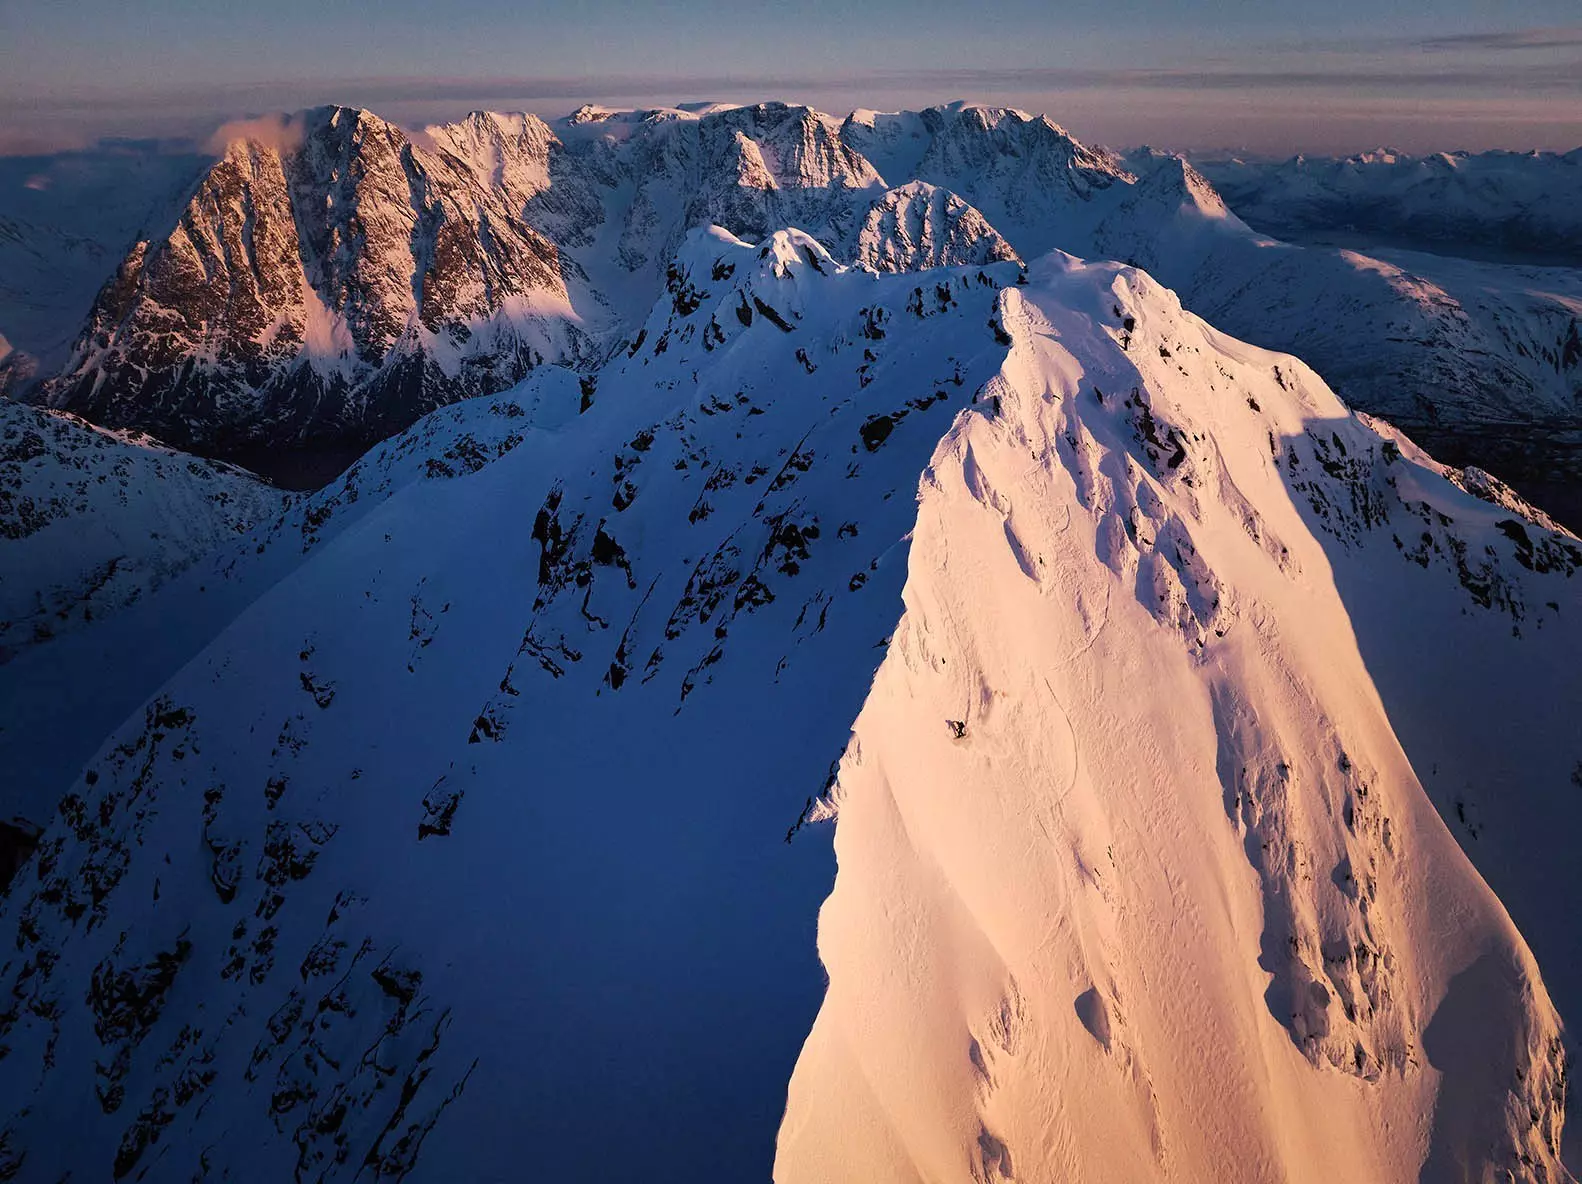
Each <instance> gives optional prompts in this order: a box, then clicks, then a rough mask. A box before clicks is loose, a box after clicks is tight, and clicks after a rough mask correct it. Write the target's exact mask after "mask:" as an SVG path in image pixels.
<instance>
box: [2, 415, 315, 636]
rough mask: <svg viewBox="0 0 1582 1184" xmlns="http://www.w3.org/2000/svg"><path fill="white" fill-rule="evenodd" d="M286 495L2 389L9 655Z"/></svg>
mask: <svg viewBox="0 0 1582 1184" xmlns="http://www.w3.org/2000/svg"><path fill="white" fill-rule="evenodd" d="M283 500H284V498H283V495H282V494H280V493H279V492H278V491H276V490H273V489H271V488H269V487H268V486H267V485H265V484H263V483H262V482H260V481H259V480H257V479H256V478H255V477H253V476H252V475H251V474H250V473H245V472H242V471H241V470H239V469H234V468H231V467H230V466H228V465H223V464H218V463H216V462H214V461H207V460H198V459H196V458H195V457H190V456H184V455H182V454H181V453H178V452H175V451H172V450H171V449H168V448H165V447H164V446H162V445H161V444H160V443H159V442H158V441H156V440H152V439H149V438H148V437H146V436H142V435H140V434H139V433H135V432H133V433H124V434H123V433H115V432H108V431H105V430H102V429H100V428H96V427H94V426H92V425H91V424H88V423H85V422H84V421H82V420H80V419H78V418H77V417H76V416H73V415H68V414H65V413H63V412H49V411H42V410H39V409H37V408H33V407H28V406H24V405H22V404H20V403H14V402H12V401H11V400H9V399H0V663H5V662H9V661H10V660H11V659H13V658H14V657H16V655H17V653H18V652H19V651H22V650H25V649H26V648H27V647H29V646H31V645H34V644H37V643H39V642H42V641H47V640H49V639H51V638H53V637H56V636H59V635H60V634H62V633H65V632H68V631H70V630H72V629H75V628H77V627H79V626H81V625H82V624H84V623H85V622H88V621H92V620H94V619H96V618H101V617H105V616H108V615H110V614H112V613H114V612H115V611H116V610H118V609H121V608H123V607H125V606H126V605H127V604H129V603H132V602H134V601H136V600H137V599H139V598H140V597H143V596H145V595H147V594H148V593H150V592H153V591H154V590H155V589H157V588H159V587H160V585H161V584H163V583H165V582H166V581H168V580H169V579H170V578H171V577H173V576H175V575H176V574H177V573H179V572H181V571H183V570H184V569H185V568H187V567H189V566H191V565H192V564H193V563H194V562H195V561H196V560H197V559H198V558H199V557H201V556H202V555H203V554H204V553H206V552H207V551H210V550H212V549H214V548H216V547H218V546H222V545H224V544H225V543H226V542H227V541H228V540H232V539H235V538H236V536H237V535H239V534H244V533H246V532H247V531H248V530H250V529H251V528H252V527H253V526H255V525H257V524H259V523H260V522H262V521H265V520H267V519H268V518H269V517H271V516H273V515H274V514H275V513H276V512H277V511H278V510H279V509H280V507H281V505H282V503H283Z"/></svg>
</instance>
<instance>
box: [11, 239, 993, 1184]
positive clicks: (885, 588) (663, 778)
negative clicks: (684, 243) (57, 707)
mask: <svg viewBox="0 0 1582 1184" xmlns="http://www.w3.org/2000/svg"><path fill="white" fill-rule="evenodd" d="M836 272H837V269H836V265H835V263H834V261H833V260H832V259H831V258H830V257H829V256H828V254H827V253H825V252H823V250H822V248H819V247H818V246H817V245H816V244H815V243H813V242H812V241H811V240H809V239H807V238H805V236H800V235H797V234H794V233H787V234H783V235H780V236H777V237H776V238H775V239H773V240H772V241H771V242H769V243H767V244H766V245H765V247H764V249H763V250H762V251H760V250H759V249H758V248H754V247H749V246H746V245H743V244H740V243H737V242H735V241H734V240H732V239H730V238H729V237H728V236H709V235H704V236H700V237H698V238H696V239H694V240H693V242H692V243H691V245H689V247H688V248H687V250H686V252H685V253H684V255H683V257H682V259H681V260H679V261H678V264H677V267H676V270H675V278H674V280H673V281H672V286H671V291H670V292H669V293H667V296H666V299H665V300H664V301H663V302H662V303H661V304H660V305H659V306H658V307H657V308H656V310H655V311H654V313H653V315H652V316H651V317H650V318H649V320H648V322H647V324H646V325H645V327H644V330H643V332H642V333H641V334H640V337H641V340H640V341H639V342H637V343H635V344H634V345H633V346H632V347H630V348H629V350H628V351H626V352H623V354H622V355H621V356H620V357H619V358H618V359H617V360H616V362H615V363H614V364H612V365H611V366H609V367H607V368H606V369H605V370H604V371H603V372H602V373H601V375H600V377H599V381H598V384H597V389H592V388H591V386H590V389H588V390H587V391H586V392H584V391H583V390H582V389H581V387H580V384H576V385H574V386H573V390H575V391H577V393H578V395H579V404H578V405H579V406H580V397H581V396H583V395H585V397H586V398H587V400H588V402H589V406H588V408H587V410H586V412H585V413H584V414H582V415H580V416H575V417H574V418H573V419H572V420H571V422H570V423H568V424H566V425H565V426H564V427H561V428H551V427H544V426H540V425H539V422H538V420H537V418H536V416H535V415H534V414H529V413H526V412H527V408H525V407H521V408H519V410H518V412H517V413H513V412H512V411H511V407H512V406H513V403H512V401H511V399H510V397H509V396H500V397H497V398H494V399H486V400H475V401H469V402H467V403H464V404H460V405H458V406H456V407H454V408H448V409H445V410H444V411H442V412H440V413H438V415H437V416H436V417H434V418H431V419H429V420H425V421H424V422H423V424H421V425H419V427H418V428H417V429H414V431H413V433H411V434H409V435H408V436H407V437H403V438H402V439H400V440H398V441H392V442H391V443H390V444H389V445H387V446H385V447H384V448H382V449H380V450H379V451H377V452H375V453H374V454H373V455H371V456H370V457H369V458H367V459H366V460H365V461H364V462H363V463H362V465H360V466H359V467H358V469H357V470H354V471H353V473H351V474H348V477H347V479H346V481H344V482H343V483H341V484H340V485H339V486H338V487H337V488H336V489H334V490H329V491H326V492H325V493H324V494H321V495H319V496H318V497H316V498H313V499H310V500H309V501H307V502H305V503H302V504H301V505H299V506H297V507H294V508H293V509H292V510H291V511H290V513H288V514H287V515H286V517H285V519H284V520H282V521H281V522H280V523H278V524H277V525H276V526H274V527H273V528H271V529H269V530H266V531H265V532H264V533H263V534H262V535H261V536H258V538H257V544H258V545H261V546H262V553H256V552H252V553H250V554H242V555H239V556H237V557H236V560H235V564H236V567H235V569H234V571H233V573H232V574H233V579H234V581H237V582H244V583H245V582H247V581H249V580H256V581H257V582H256V583H255V584H254V586H253V595H254V597H255V599H254V600H253V601H252V603H251V605H250V607H247V608H245V610H244V611H241V612H240V613H239V615H238V616H237V617H236V619H235V620H234V622H232V623H231V624H230V625H229V626H228V627H226V628H225V629H224V630H223V631H222V632H221V633H220V634H219V635H218V636H217V637H216V638H215V639H214V641H213V642H212V643H211V644H209V645H208V646H207V647H206V648H205V649H203V650H202V652H200V653H198V654H197V655H196V656H195V657H194V658H192V659H191V660H190V661H187V662H186V663H185V664H184V666H183V667H182V669H181V670H180V671H179V672H178V673H176V674H175V675H174V677H172V678H171V679H170V681H168V682H167V683H166V684H165V686H164V687H163V689H161V690H159V692H158V694H157V695H156V696H155V697H154V698H153V699H152V701H151V702H150V703H149V705H148V707H147V708H146V710H145V709H142V708H139V709H138V710H137V711H136V712H135V713H134V714H133V716H132V718H131V720H129V721H128V723H127V724H126V725H125V727H124V728H122V729H121V730H119V731H118V732H117V733H116V734H115V736H114V737H113V738H112V739H111V740H110V741H109V742H108V743H107V745H106V746H105V747H104V748H103V749H102V750H101V751H100V753H99V754H98V755H97V756H96V757H94V758H93V759H92V760H91V762H90V763H89V767H88V769H87V771H86V772H85V773H83V774H82V775H81V776H80V777H77V778H75V779H74V784H71V785H70V787H69V790H68V792H67V795H66V797H65V799H64V800H63V802H62V805H61V810H60V813H59V817H58V821H57V822H56V823H55V825H54V826H53V828H52V829H51V830H50V831H49V832H47V833H46V834H45V836H44V839H43V843H42V845H41V847H40V850H39V854H38V856H37V857H36V858H35V860H34V862H33V864H32V865H31V866H30V868H29V869H28V870H26V871H25V872H24V873H23V875H22V877H21V878H20V879H19V880H18V882H17V883H16V885H15V886H14V888H13V890H12V893H11V895H10V898H9V899H8V901H7V902H6V904H5V907H4V919H5V923H6V924H7V925H9V926H14V927H15V928H14V929H12V930H11V932H13V933H14V934H15V935H16V936H17V937H18V938H19V939H20V941H21V946H20V948H16V947H13V946H8V950H9V949H15V950H16V952H15V956H14V957H9V960H8V962H7V968H6V970H5V972H4V977H3V979H0V998H3V999H5V1000H6V1001H7V1002H6V1003H5V1004H4V1005H3V1011H0V1014H3V1015H4V1020H3V1026H4V1027H5V1029H6V1034H5V1037H4V1040H5V1043H6V1044H7V1045H8V1046H9V1048H10V1053H9V1055H8V1057H7V1062H6V1065H7V1073H6V1074H5V1075H4V1077H3V1079H0V1099H3V1100H0V1112H3V1113H5V1114H7V1115H9V1116H11V1117H9V1118H8V1119H7V1120H6V1126H5V1130H6V1141H5V1143H4V1147H5V1152H6V1154H7V1155H8V1156H9V1157H10V1158H9V1159H8V1160H7V1161H5V1162H8V1163H15V1162H19V1161H20V1162H22V1163H25V1165H26V1166H25V1168H24V1169H22V1170H24V1171H25V1172H27V1173H34V1172H37V1173H42V1174H44V1175H51V1174H58V1173H59V1172H60V1171H63V1170H65V1169H67V1168H70V1167H75V1168H76V1170H78V1171H79V1172H87V1173H89V1174H91V1175H106V1176H108V1175H112V1174H120V1175H121V1176H123V1177H124V1178H132V1177H133V1176H134V1175H137V1174H140V1173H143V1172H147V1173H148V1174H149V1176H148V1178H151V1179H152V1178H165V1177H167V1176H174V1175H191V1174H192V1173H193V1172H195V1171H197V1172H202V1173H206V1174H210V1175H219V1174H221V1173H222V1172H223V1171H225V1170H226V1169H229V1170H230V1171H231V1172H232V1174H233V1175H239V1174H246V1175H268V1176H271V1177H273V1176H282V1177H289V1176H290V1175H291V1174H292V1173H293V1172H294V1171H301V1172H302V1173H303V1174H304V1175H305V1176H309V1177H314V1178H316V1177H318V1176H319V1175H320V1174H324V1175H326V1176H327V1177H329V1178H350V1177H351V1176H352V1175H354V1174H355V1173H356V1172H357V1171H358V1170H359V1168H360V1167H361V1166H362V1165H364V1163H365V1162H368V1160H369V1157H370V1156H371V1157H372V1162H373V1163H374V1164H375V1165H376V1166H377V1169H378V1170H379V1171H380V1172H384V1173H388V1174H399V1172H400V1171H401V1170H403V1168H404V1167H406V1166H410V1165H411V1164H413V1163H414V1162H419V1163H420V1169H421V1171H420V1174H426V1175H427V1176H428V1178H433V1179H449V1178H455V1177H456V1176H458V1175H461V1176H464V1177H469V1178H485V1179H487V1178H513V1177H514V1176H516V1175H517V1174H519V1172H520V1171H521V1164H522V1163H524V1162H531V1163H533V1164H535V1165H538V1166H540V1167H542V1169H543V1170H544V1171H545V1172H550V1173H556V1174H561V1175H565V1176H568V1177H572V1178H576V1177H579V1176H582V1177H586V1176H594V1177H614V1178H620V1177H628V1176H630V1175H631V1173H632V1171H634V1170H637V1165H641V1170H642V1171H643V1172H645V1173H646V1174H648V1175H649V1176H650V1177H653V1178H679V1177H681V1176H683V1175H685V1174H687V1173H689V1172H691V1171H693V1170H695V1166H696V1161H697V1153H698V1152H697V1148H698V1146H699V1145H700V1143H701V1142H704V1141H706V1142H707V1143H708V1145H709V1146H710V1157H711V1162H712V1163H714V1164H715V1165H717V1170H718V1171H719V1172H720V1174H721V1175H722V1176H727V1177H730V1178H744V1177H751V1176H754V1175H760V1176H761V1175H762V1174H763V1173H764V1172H765V1171H766V1170H767V1167H768V1165H769V1163H770V1160H771V1156H772V1148H773V1137H774V1129H775V1125H776V1123H777V1122H778V1119H779V1116H780V1113H781V1110H782V1107H783V1103H784V1088H785V1085H784V1083H785V1081H786V1079H787V1077H788V1076H789V1073H790V1069H791V1066H792V1064H793V1061H794V1058H795V1055H796V1051H797V1049H798V1047H799V1045H800V1043H801V1040H802V1038H803V1036H804V1035H805V1033H806V1030H807V1026H808V1025H809V1024H810V1023H811V1020H812V1016H813V1014H814V1011H815V1009H816V1006H817V999H818V993H819V990H820V987H821V980H820V977H819V974H818V969H817V966H816V964H815V962H814V960H813V953H814V946H813V932H812V923H813V918H814V904H815V902H816V900H817V898H818V896H819V895H820V894H821V893H822V892H823V891H824V890H825V889H826V888H827V885H828V882H829V876H830V868H829V865H828V857H827V853H826V852H827V849H826V848H824V847H822V845H821V844H817V843H796V844H793V845H791V846H789V847H788V846H787V845H786V844H785V843H784V841H783V840H784V838H785V836H786V834H787V831H788V830H789V829H790V828H791V827H793V826H794V825H795V824H796V823H797V821H798V818H799V816H800V815H801V813H802V811H803V809H804V807H805V805H806V804H807V802H808V799H809V798H810V796H812V795H814V794H816V793H818V792H820V791H821V790H822V789H823V787H824V786H825V784H826V777H827V773H828V770H829V768H830V764H831V761H832V760H833V758H834V757H835V756H836V755H837V754H838V752H839V751H840V748H841V745H842V744H843V743H844V740H845V737H846V734H847V731H848V728H849V725H850V721H851V720H852V718H854V716H855V714H856V711H857V709H858V707H859V705H860V702H861V698H862V695H863V693H864V691H865V689H866V687H867V685H868V681H869V679H870V677H871V674H872V670H873V668H874V666H875V665H876V664H877V662H878V660H879V657H880V654H881V652H882V650H881V648H878V647H880V646H881V645H882V642H883V639H884V638H885V636H886V635H887V633H888V632H889V629H890V628H891V627H892V626H893V624H894V621H895V619H896V617H897V615H898V612H899V601H898V596H897V594H898V590H899V586H900V581H901V578H902V575H903V573H904V554H905V538H906V535H907V532H908V531H909V530H910V528H911V525H912V520H913V517H914V512H915V511H914V505H913V501H912V498H911V493H910V491H911V490H912V488H913V487H914V486H915V483H916V474H917V473H918V471H920V469H921V468H922V466H923V464H924V463H925V462H926V458H927V455H928V453H929V452H930V451H931V450H932V448H933V446H934V443H935V441H936V440H937V439H938V436H939V434H940V433H941V432H942V431H944V430H945V427H946V426H947V425H948V423H949V421H950V417H951V415H952V413H953V409H955V408H959V407H961V406H963V405H965V404H966V403H967V402H968V401H969V400H970V399H971V398H972V396H973V393H974V392H975V391H976V390H977V389H978V388H979V387H980V386H981V385H982V384H983V383H984V382H985V381H987V380H988V378H989V377H990V376H991V375H992V373H993V372H994V370H995V369H996V368H997V366H998V365H999V361H1000V357H1001V350H1000V347H999V346H998V344H997V342H996V341H995V338H994V335H993V333H992V332H991V331H990V329H989V327H988V323H989V320H990V318H991V314H992V310H993V306H994V302H995V298H996V296H997V294H998V291H999V288H1000V286H1001V285H1003V284H1005V283H1009V282H1011V281H1012V280H1013V279H1014V277H1015V274H1016V268H1015V266H1014V265H1011V266H1009V267H1008V268H1007V267H1003V266H1002V267H1001V268H1000V270H999V271H998V272H996V273H993V274H991V273H987V272H985V273H983V274H981V275H980V274H979V273H977V272H966V273H943V274H942V276H941V279H940V280H939V281H938V283H937V284H936V283H932V282H931V283H930V284H929V285H927V286H926V287H922V288H920V287H919V286H918V285H917V284H916V282H915V281H914V280H913V279H912V278H910V277H889V278H883V279H881V278H876V277H873V276H870V275H863V274H845V275H837V274H836ZM925 298H926V299H925ZM909 306H911V308H912V311H909ZM573 381H574V380H573ZM436 421H437V422H436ZM419 437H426V438H424V439H420V438H419ZM397 470H399V471H400V472H401V473H404V474H405V475H404V476H400V477H399V478H398V479H396V480H395V481H393V482H387V481H386V479H385V475H386V474H388V473H392V472H395V471H397ZM249 545H250V551H251V547H252V545H253V544H252V540H250V541H249ZM248 569H253V570H255V571H256V573H257V574H256V575H249V574H248ZM187 591H188V592H189V593H190V592H191V589H190V588H188V589H187ZM172 594H174V593H172ZM193 594H194V595H196V594H195V593H193ZM167 854H169V855H170V856H171V858H170V860H169V862H167V861H166V858H165V856H166V855H167ZM84 983H88V984H90V985H89V986H88V987H86V988H84V987H83V986H82V985H81V984H84ZM96 1065H97V1066H99V1067H100V1068H97V1069H96V1068H95V1066H96ZM681 1083H685V1084H684V1085H682V1084H681ZM66 1115H71V1116H72V1121H73V1122H74V1123H75V1124H76V1126H77V1128H78V1130H79V1135H78V1137H77V1138H76V1139H74V1140H73V1141H72V1142H71V1143H70V1144H62V1143H61V1142H60V1141H59V1140H58V1139H57V1138H55V1137H54V1132H56V1131H58V1130H59V1129H60V1123H61V1122H62V1121H64V1119H65V1116H66ZM612 1134H614V1135H615V1136H617V1137H618V1139H619V1144H618V1146H617V1148H616V1149H614V1150H609V1148H610V1147H611V1143H610V1140H611V1137H612ZM594 1149H597V1151H595V1150H594ZM420 1155H421V1160H419V1157H420ZM590 1155H596V1157H597V1159H598V1160H599V1162H597V1163H591V1164H590V1161H589V1158H588V1157H589V1156H590ZM23 1157H25V1158H23ZM606 1164H607V1166H606Z"/></svg>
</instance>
